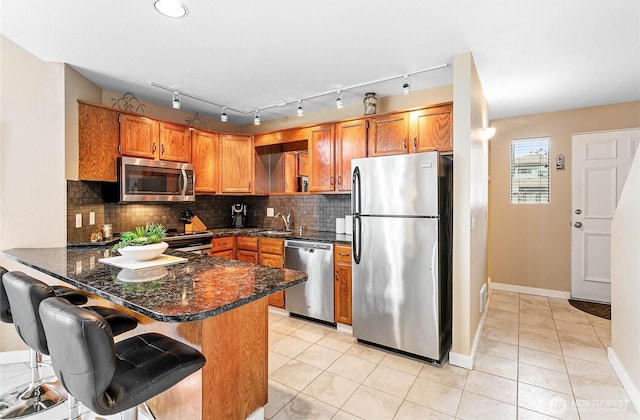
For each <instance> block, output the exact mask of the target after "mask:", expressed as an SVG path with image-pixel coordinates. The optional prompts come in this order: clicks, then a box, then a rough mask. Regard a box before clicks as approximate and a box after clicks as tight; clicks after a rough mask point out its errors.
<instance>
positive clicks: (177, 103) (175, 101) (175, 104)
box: [171, 92, 180, 109]
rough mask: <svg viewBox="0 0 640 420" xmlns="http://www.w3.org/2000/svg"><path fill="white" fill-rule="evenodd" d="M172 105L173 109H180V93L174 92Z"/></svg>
mask: <svg viewBox="0 0 640 420" xmlns="http://www.w3.org/2000/svg"><path fill="white" fill-rule="evenodd" d="M171 105H172V106H173V109H180V94H179V93H178V92H173V100H172V101H171Z"/></svg>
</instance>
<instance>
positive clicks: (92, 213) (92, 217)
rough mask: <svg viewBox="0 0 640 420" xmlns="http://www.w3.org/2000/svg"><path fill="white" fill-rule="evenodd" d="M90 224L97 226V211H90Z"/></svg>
mask: <svg viewBox="0 0 640 420" xmlns="http://www.w3.org/2000/svg"><path fill="white" fill-rule="evenodd" d="M89 224H90V225H95V224H96V212H95V211H90V212H89Z"/></svg>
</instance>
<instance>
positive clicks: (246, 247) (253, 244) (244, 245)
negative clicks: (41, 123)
mask: <svg viewBox="0 0 640 420" xmlns="http://www.w3.org/2000/svg"><path fill="white" fill-rule="evenodd" d="M236 259H237V260H238V261H243V262H248V263H252V264H258V238H257V237H255V236H238V237H236Z"/></svg>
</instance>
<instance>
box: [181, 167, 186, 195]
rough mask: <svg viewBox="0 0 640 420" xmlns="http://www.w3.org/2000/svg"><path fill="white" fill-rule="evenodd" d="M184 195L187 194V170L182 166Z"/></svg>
mask: <svg viewBox="0 0 640 420" xmlns="http://www.w3.org/2000/svg"><path fill="white" fill-rule="evenodd" d="M182 195H183V196H184V195H187V171H186V170H185V169H184V168H182Z"/></svg>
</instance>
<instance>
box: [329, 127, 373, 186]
mask: <svg viewBox="0 0 640 420" xmlns="http://www.w3.org/2000/svg"><path fill="white" fill-rule="evenodd" d="M368 127H369V121H368V120H366V119H361V120H353V121H346V122H343V123H339V124H337V129H336V158H335V162H336V177H337V179H336V186H335V187H336V191H351V159H358V158H363V157H367V129H368Z"/></svg>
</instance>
